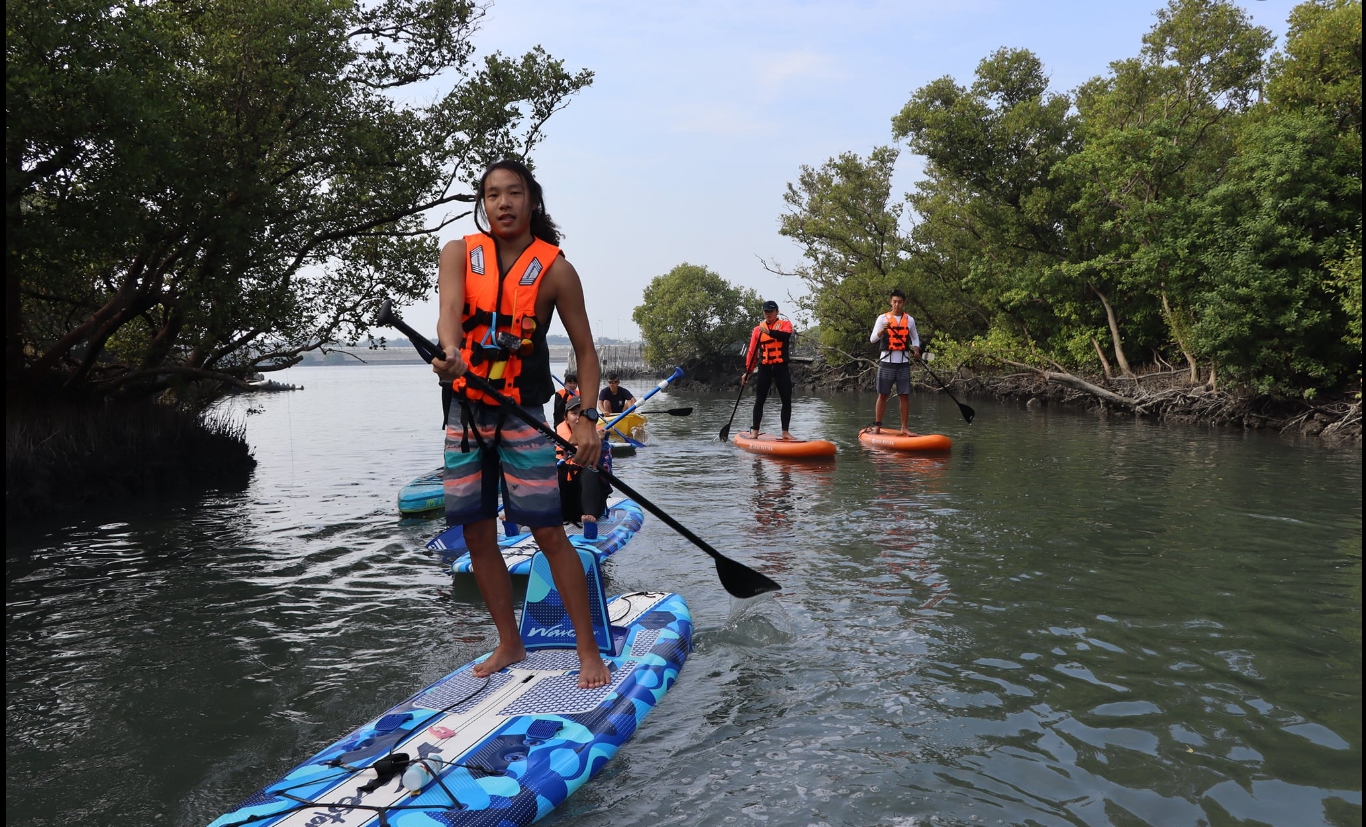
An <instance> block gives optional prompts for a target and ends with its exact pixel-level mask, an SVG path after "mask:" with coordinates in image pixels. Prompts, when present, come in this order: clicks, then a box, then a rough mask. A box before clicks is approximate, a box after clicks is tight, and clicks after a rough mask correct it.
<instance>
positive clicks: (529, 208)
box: [432, 160, 611, 689]
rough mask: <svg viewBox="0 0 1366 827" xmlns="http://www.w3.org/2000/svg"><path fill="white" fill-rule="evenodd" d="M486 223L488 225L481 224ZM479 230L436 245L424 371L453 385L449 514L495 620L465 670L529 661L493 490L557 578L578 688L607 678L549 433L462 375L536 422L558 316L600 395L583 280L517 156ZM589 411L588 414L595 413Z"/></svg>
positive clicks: (483, 202)
mask: <svg viewBox="0 0 1366 827" xmlns="http://www.w3.org/2000/svg"><path fill="white" fill-rule="evenodd" d="M481 219H482V220H486V221H487V222H488V225H489V226H488V229H485V228H484V226H483V225H482V224H481ZM474 220H475V227H476V228H477V229H479V232H478V233H475V234H473V235H468V236H465V237H464V238H461V239H456V240H454V241H450V242H448V243H447V244H446V245H445V246H444V247H442V248H441V259H440V266H439V268H438V276H437V286H438V297H439V301H440V317H439V320H438V322H437V333H438V336H439V340H440V347H441V350H442V353H443V354H444V356H443V358H438V359H433V360H432V370H434V371H435V372H436V373H437V375H438V376H440V377H441V378H442V379H443V380H446V381H448V382H450V383H451V389H452V390H453V391H454V392H455V398H456V401H457V402H458V404H455V405H452V406H451V416H450V419H449V420H448V421H447V423H446V453H445V458H446V466H445V469H446V470H445V495H446V524H447V525H448V526H455V525H459V526H463V527H464V534H465V542H466V545H467V546H468V547H469V552H470V561H471V564H472V566H473V569H474V578H475V582H476V583H478V585H479V591H480V593H481V594H482V595H483V597H484V602H485V603H486V604H487V605H488V609H489V614H490V615H491V616H492V618H493V624H494V626H496V627H497V629H498V645H497V647H496V648H495V649H494V650H493V653H492V654H490V655H489V657H488V658H486V659H485V660H484V661H483V662H481V663H479V664H477V665H476V666H474V668H473V669H472V672H473V674H474V676H475V677H479V678H483V677H487V676H489V675H491V674H493V673H494V672H498V671H500V670H502V669H503V668H505V667H507V666H510V665H511V664H514V663H516V662H518V661H520V660H522V659H523V658H525V657H526V648H525V647H524V646H523V645H522V638H521V634H520V632H519V630H518V627H517V618H516V616H515V614H514V613H513V608H512V605H513V604H512V579H511V576H510V575H509V574H508V569H507V564H506V563H505V562H504V561H503V556H502V554H500V553H499V551H498V531H497V524H496V518H497V515H498V493H499V487H500V483H501V488H502V496H503V503H504V508H505V511H506V515H507V519H509V520H511V521H513V522H516V523H519V524H521V525H524V526H527V527H528V528H530V529H531V533H532V535H533V536H534V537H535V538H536V545H537V546H539V547H540V549H541V551H542V552H543V553H544V554H545V556H546V559H547V561H549V563H550V570H551V575H552V577H553V578H554V581H555V588H556V590H557V591H558V592H559V593H560V597H561V598H562V599H563V601H564V608H565V612H566V614H568V615H569V619H570V622H571V623H572V625H573V627H574V634H575V638H576V639H575V647H576V649H577V650H578V655H579V682H578V683H579V687H580V688H581V689H592V688H597V687H601V686H606V685H607V684H608V683H609V682H610V680H611V673H610V672H609V670H608V668H607V665H606V664H605V663H603V660H602V657H601V656H600V655H599V654H598V647H597V643H596V642H595V640H594V637H593V622H592V617H591V615H590V609H589V601H588V581H587V578H586V577H585V576H584V571H583V566H582V564H581V562H580V560H579V555H578V553H577V552H576V551H575V550H574V547H573V546H572V545H570V543H569V538H568V537H567V536H566V535H565V532H564V522H563V520H562V519H561V516H560V488H559V479H558V471H557V469H556V462H555V448H554V445H553V443H552V442H551V440H550V439H548V438H547V437H546V436H545V435H544V434H542V433H541V432H540V431H538V430H536V429H535V428H532V427H530V426H529V425H527V424H526V423H524V422H523V421H522V420H521V419H519V418H517V417H516V416H512V415H511V414H510V413H509V412H508V411H507V410H506V409H504V408H503V407H502V406H501V404H500V403H499V402H498V400H497V398H495V397H493V396H490V395H487V394H485V393H483V392H481V391H479V390H477V389H475V388H473V387H470V386H468V385H467V383H466V382H465V376H466V374H467V373H469V374H473V375H475V376H478V377H481V378H482V379H484V380H485V381H486V382H487V383H488V384H489V385H491V386H492V387H493V388H494V389H495V390H497V391H499V392H500V393H502V394H503V395H505V396H508V397H511V398H512V400H513V401H515V402H516V403H517V404H519V405H521V406H522V407H523V409H524V410H526V411H528V412H529V413H530V414H531V415H532V416H534V417H535V418H536V419H539V420H541V421H542V422H544V421H545V413H544V406H545V403H546V402H548V401H549V400H550V397H551V396H552V395H553V394H554V385H553V384H552V383H551V374H550V350H549V348H548V347H547V346H546V342H545V334H546V330H547V329H548V328H549V326H550V321H551V319H552V318H553V317H554V314H555V311H556V310H558V311H559V313H560V321H561V322H562V323H563V324H564V329H565V332H567V333H568V334H569V340H570V343H571V344H572V345H573V347H574V356H575V360H576V362H577V364H578V368H579V377H580V379H581V383H582V387H583V389H584V390H586V391H588V392H589V393H592V394H594V395H596V394H597V390H598V376H599V367H598V353H597V350H596V349H595V348H594V347H593V332H592V330H591V329H590V327H589V324H588V313H587V311H586V310H585V309H584V301H583V284H582V282H580V281H579V274H578V272H577V271H575V269H574V266H573V265H572V264H570V263H569V261H568V260H567V259H566V258H565V257H564V254H563V253H562V252H560V250H559V247H558V246H557V245H558V243H559V230H558V228H557V227H556V226H555V222H553V221H552V220H551V219H550V216H549V215H548V214H547V213H546V209H545V198H544V196H543V194H542V191H541V186H540V184H538V183H536V179H535V178H534V177H532V175H531V171H530V170H528V169H527V168H526V166H525V165H524V164H522V163H521V162H519V161H514V160H504V161H498V162H496V163H494V164H493V165H491V166H490V167H489V168H488V169H487V170H486V171H485V172H484V175H483V176H482V177H481V178H480V179H479V185H478V187H477V188H476V190H475V200H474ZM594 413H596V411H595V412H594ZM592 420H593V417H592V416H590V415H588V412H586V411H585V412H584V416H582V417H580V420H579V425H578V427H577V428H575V429H574V431H573V444H574V446H575V449H576V451H577V454H576V455H577V456H578V458H579V461H580V462H582V463H583V464H584V465H585V466H586V467H589V468H592V467H595V466H596V465H597V463H598V456H599V454H600V453H601V451H602V438H601V437H600V436H599V435H598V430H597V428H595V427H594V423H593V421H592Z"/></svg>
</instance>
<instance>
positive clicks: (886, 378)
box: [877, 362, 911, 396]
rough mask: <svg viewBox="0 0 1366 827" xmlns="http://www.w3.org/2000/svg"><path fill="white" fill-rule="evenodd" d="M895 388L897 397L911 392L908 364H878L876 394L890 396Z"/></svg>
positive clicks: (909, 367)
mask: <svg viewBox="0 0 1366 827" xmlns="http://www.w3.org/2000/svg"><path fill="white" fill-rule="evenodd" d="M893 387H895V388H896V392H897V395H899V396H905V395H907V394H908V393H910V392H911V363H910V362H879V363H878V366H877V392H878V393H886V394H890V393H891V392H892V388H893Z"/></svg>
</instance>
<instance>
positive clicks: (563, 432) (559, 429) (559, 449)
mask: <svg viewBox="0 0 1366 827" xmlns="http://www.w3.org/2000/svg"><path fill="white" fill-rule="evenodd" d="M555 433H557V434H559V435H560V437H561V438H562V439H564V440H565V441H566V442H569V441H573V439H574V431H573V429H571V428H570V427H569V420H568V419H565V421H563V422H561V423H560V424H559V425H556V426H555ZM564 454H565V451H564V446H563V445H561V444H560V443H558V442H557V443H555V459H564ZM568 462H570V463H571V464H572V463H574V460H572V459H571V460H568Z"/></svg>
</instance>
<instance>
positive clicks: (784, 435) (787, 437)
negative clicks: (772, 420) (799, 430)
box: [783, 431, 797, 441]
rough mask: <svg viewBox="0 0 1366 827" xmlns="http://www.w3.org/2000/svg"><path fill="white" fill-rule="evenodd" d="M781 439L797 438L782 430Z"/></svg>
mask: <svg viewBox="0 0 1366 827" xmlns="http://www.w3.org/2000/svg"><path fill="white" fill-rule="evenodd" d="M783 439H791V440H794V441H795V440H796V439H797V438H796V437H795V436H793V435H792V434H791V433H790V432H788V431H783Z"/></svg>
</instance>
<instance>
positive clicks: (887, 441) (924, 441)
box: [858, 428, 953, 451]
mask: <svg viewBox="0 0 1366 827" xmlns="http://www.w3.org/2000/svg"><path fill="white" fill-rule="evenodd" d="M858 441H859V442H862V443H863V444H864V445H867V446H870V447H873V448H890V449H891V450H893V451H947V450H949V449H950V448H952V447H953V440H951V439H949V438H948V437H946V436H944V435H943V434H916V435H914V436H901V435H900V434H891V433H887V432H886V431H883V432H882V433H880V434H875V433H873V429H872V428H864V429H863V430H862V431H859V432H858Z"/></svg>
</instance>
